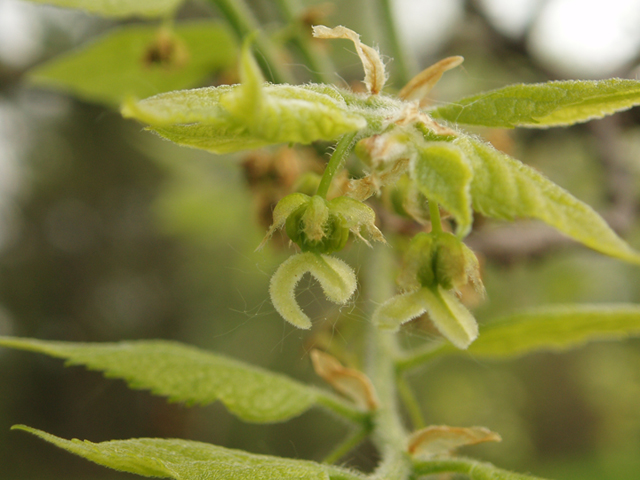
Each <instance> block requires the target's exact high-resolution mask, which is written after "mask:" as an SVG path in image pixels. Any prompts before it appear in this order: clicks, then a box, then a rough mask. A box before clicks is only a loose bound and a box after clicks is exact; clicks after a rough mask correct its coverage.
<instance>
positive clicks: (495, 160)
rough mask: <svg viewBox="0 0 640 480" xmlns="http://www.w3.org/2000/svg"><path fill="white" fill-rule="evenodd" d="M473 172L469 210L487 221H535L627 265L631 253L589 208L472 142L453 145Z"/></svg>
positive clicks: (636, 259) (635, 256)
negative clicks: (486, 217) (460, 151)
mask: <svg viewBox="0 0 640 480" xmlns="http://www.w3.org/2000/svg"><path fill="white" fill-rule="evenodd" d="M455 143H456V144H457V145H458V146H459V147H460V148H461V149H462V150H463V151H464V152H465V154H466V156H467V159H468V160H469V163H470V165H471V168H472V169H473V180H472V182H471V198H472V199H473V208H474V209H475V210H477V211H478V212H480V213H482V214H483V215H486V216H488V217H494V218H501V219H505V220H514V219H516V218H519V217H520V218H537V219H539V220H542V221H543V222H545V223H547V224H549V225H551V226H552V227H555V228H556V229H558V230H559V231H561V232H562V233H564V234H566V235H568V236H570V237H571V238H573V239H574V240H577V241H579V242H581V243H583V244H585V245H587V246H588V247H591V248H593V249H594V250H597V251H599V252H601V253H604V254H606V255H611V256H612V257H617V258H620V259H622V260H626V261H628V262H633V263H636V264H638V263H640V254H639V253H638V252H636V251H634V250H633V249H632V248H631V247H630V246H629V245H627V243H625V242H624V241H623V240H622V239H621V238H620V237H618V236H617V235H616V233H615V232H614V231H613V230H611V228H610V227H609V226H608V225H607V223H606V222H605V221H604V220H603V219H602V217H600V215H598V214H597V213H596V212H595V211H594V210H593V209H592V208H591V207H590V206H588V205H587V204H585V203H583V202H581V201H580V200H578V199H576V198H575V197H574V196H572V195H571V194H570V193H569V192H567V191H566V190H564V189H563V188H561V187H559V186H558V185H556V184H555V183H553V182H551V181H550V180H548V179H547V178H545V177H544V176H543V175H541V174H540V173H538V172H537V171H535V170H534V169H533V168H531V167H529V166H527V165H525V164H523V163H522V162H520V161H518V160H516V159H514V158H512V157H510V156H509V155H506V154H504V153H502V152H499V151H498V150H496V149H495V148H493V147H492V146H491V145H489V144H486V143H483V142H481V141H479V140H476V139H474V138H471V137H468V136H464V137H459V138H458V139H457V140H456V142H455Z"/></svg>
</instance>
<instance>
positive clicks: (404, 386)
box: [396, 373, 426, 430]
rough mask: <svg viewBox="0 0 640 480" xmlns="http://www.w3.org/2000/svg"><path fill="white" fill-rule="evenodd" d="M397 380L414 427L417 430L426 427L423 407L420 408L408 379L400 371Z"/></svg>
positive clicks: (399, 391)
mask: <svg viewBox="0 0 640 480" xmlns="http://www.w3.org/2000/svg"><path fill="white" fill-rule="evenodd" d="M396 381H397V383H398V393H399V394H400V398H401V399H402V403H404V406H405V408H406V409H407V413H408V414H409V418H411V423H412V424H413V428H414V429H415V430H418V429H420V428H424V427H425V425H426V424H425V421H424V417H423V416H422V409H421V408H420V404H419V403H418V400H416V397H415V395H414V394H413V391H412V390H411V387H410V386H409V383H408V382H407V379H406V378H405V377H404V375H403V374H402V373H398V375H397V380H396Z"/></svg>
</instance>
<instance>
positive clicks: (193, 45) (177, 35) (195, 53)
mask: <svg viewBox="0 0 640 480" xmlns="http://www.w3.org/2000/svg"><path fill="white" fill-rule="evenodd" d="M211 45H216V48H211ZM235 58H236V46H235V42H234V40H233V38H232V36H231V34H230V32H229V31H228V29H227V28H226V27H224V26H223V25H222V24H220V23H219V22H211V21H208V22H203V21H200V22H185V23H180V24H178V25H177V26H176V27H175V28H172V29H167V28H160V29H158V27H156V26H150V25H130V26H126V27H121V28H118V29H114V30H111V31H110V32H109V33H107V34H106V35H105V36H103V37H100V38H99V39H98V40H95V41H93V42H91V43H89V44H87V45H83V46H82V47H80V48H79V49H77V50H74V51H72V52H69V53H66V54H64V55H61V56H58V57H55V58H54V59H52V60H50V61H48V62H46V63H44V64H43V65H39V66H38V67H36V68H34V69H33V70H31V71H30V72H29V74H28V79H29V80H30V81H31V82H32V83H34V84H36V85H41V86H44V87H47V88H55V89H60V90H63V91H68V92H70V93H72V94H74V95H77V96H78V97H80V98H82V99H85V100H88V101H92V102H98V103H103V104H106V105H108V106H111V107H117V106H118V105H120V103H121V102H122V101H124V100H125V99H126V98H127V97H137V98H145V97H149V96H151V95H155V94H158V93H161V92H167V91H170V90H177V89H180V88H189V87H193V86H196V85H197V84H198V83H200V82H202V81H203V80H204V79H205V78H207V77H208V76H209V75H211V73H212V72H215V71H216V70H221V69H225V68H229V67H231V66H232V65H233V64H234V62H235Z"/></svg>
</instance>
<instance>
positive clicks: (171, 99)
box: [122, 85, 367, 153]
mask: <svg viewBox="0 0 640 480" xmlns="http://www.w3.org/2000/svg"><path fill="white" fill-rule="evenodd" d="M261 89H262V91H263V93H264V96H265V102H267V106H266V107H265V109H264V112H263V113H261V114H260V115H263V116H261V117H259V118H258V119H249V118H241V117H239V116H234V115H233V114H232V113H231V112H229V111H228V110H226V109H225V108H224V107H223V105H224V103H222V99H223V98H224V96H225V95H230V94H232V93H233V94H234V95H235V94H236V93H238V92H240V91H241V90H240V86H238V85H234V86H231V87H229V86H224V87H215V88H214V87H209V88H198V89H193V90H183V91H177V92H168V93H163V94H160V95H156V96H154V97H151V98H148V99H145V100H142V101H139V102H128V103H127V104H126V105H125V106H124V108H123V110H122V114H123V115H124V116H125V117H129V118H136V119H138V120H141V121H143V122H145V123H149V124H150V125H151V126H150V127H149V128H150V129H151V130H153V131H155V132H156V133H158V134H159V135H160V136H162V137H165V138H167V139H168V140H171V141H174V142H175V143H178V144H180V145H186V146H190V147H194V148H202V149H204V150H209V151H211V152H214V153H228V152H236V151H240V150H247V149H251V148H257V147H260V146H265V145H275V144H278V143H302V144H308V143H311V142H314V141H316V140H335V139H336V138H338V137H339V136H340V135H342V134H344V133H347V132H352V131H356V130H360V129H362V128H364V127H366V125H367V122H366V120H365V119H364V118H363V117H362V116H360V115H358V114H353V113H350V112H349V111H348V107H347V106H346V104H345V103H344V101H341V102H339V101H337V100H336V99H334V97H332V96H329V95H325V94H322V93H317V92H315V91H314V90H313V89H312V88H310V87H307V86H301V87H295V86H291V85H266V86H264V87H261ZM227 100H228V99H227ZM226 103H227V104H228V103H229V102H228V101H227V102H226ZM231 104H232V105H233V102H231Z"/></svg>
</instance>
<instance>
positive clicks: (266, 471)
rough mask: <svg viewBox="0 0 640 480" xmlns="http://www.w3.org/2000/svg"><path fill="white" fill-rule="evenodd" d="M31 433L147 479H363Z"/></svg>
mask: <svg viewBox="0 0 640 480" xmlns="http://www.w3.org/2000/svg"><path fill="white" fill-rule="evenodd" d="M12 429H14V430H23V431H25V432H28V433H31V434H33V435H35V436H37V437H39V438H41V439H43V440H45V441H47V442H49V443H52V444H53V445H55V446H57V447H60V448H62V449H64V450H67V451H68V452H71V453H73V454H75V455H78V456H80V457H83V458H86V459H87V460H90V461H92V462H95V463H97V464H98V465H103V466H105V467H110V468H113V469H115V470H119V471H123V472H129V473H134V474H137V475H142V476H145V477H161V478H173V479H175V480H204V479H211V480H214V479H229V480H301V479H304V480H358V479H362V478H363V477H362V476H361V475H357V474H356V473H354V472H351V471H349V470H346V469H342V468H339V467H333V466H330V465H321V464H319V463H314V462H309V461H304V460H293V459H288V458H279V457H273V456H269V455H256V454H252V453H248V452H244V451H242V450H232V449H229V448H223V447H219V446H216V445H211V444H208V443H201V442H193V441H188V440H177V439H166V440H165V439H159V438H136V439H130V440H112V441H109V442H100V443H93V442H89V441H87V440H84V441H82V440H78V439H73V440H65V439H63V438H59V437H56V436H54V435H51V434H49V433H46V432H43V431H40V430H36V429H35V428H30V427H27V426H24V425H15V426H14V427H12Z"/></svg>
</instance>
